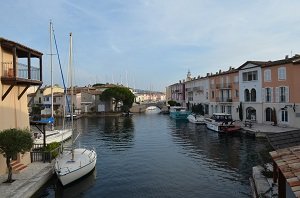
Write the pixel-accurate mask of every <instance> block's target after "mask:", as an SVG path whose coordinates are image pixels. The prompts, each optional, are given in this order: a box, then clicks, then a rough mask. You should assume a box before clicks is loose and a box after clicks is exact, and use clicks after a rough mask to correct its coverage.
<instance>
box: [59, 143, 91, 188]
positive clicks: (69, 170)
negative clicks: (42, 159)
mask: <svg viewBox="0 0 300 198" xmlns="http://www.w3.org/2000/svg"><path fill="white" fill-rule="evenodd" d="M71 159H72V153H71V151H67V152H64V153H63V154H62V155H61V156H60V157H58V158H57V159H56V163H55V166H54V169H55V172H56V175H57V177H58V179H59V180H60V182H61V183H62V185H63V186H65V185H68V184H70V183H72V182H74V181H76V180H78V179H80V178H81V177H83V176H85V175H86V174H88V173H89V172H91V171H92V170H93V169H94V168H95V166H96V161H97V154H96V152H95V151H94V150H92V149H84V148H77V149H74V160H73V161H72V160H71Z"/></svg>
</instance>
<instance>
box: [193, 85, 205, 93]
mask: <svg viewBox="0 0 300 198" xmlns="http://www.w3.org/2000/svg"><path fill="white" fill-rule="evenodd" d="M193 91H197V92H203V91H204V88H203V87H202V86H201V87H193Z"/></svg>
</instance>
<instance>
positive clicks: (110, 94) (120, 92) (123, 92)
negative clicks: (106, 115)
mask: <svg viewBox="0 0 300 198" xmlns="http://www.w3.org/2000/svg"><path fill="white" fill-rule="evenodd" d="M134 98H135V96H134V94H133V93H132V92H131V91H130V90H129V89H128V88H126V87H112V88H108V89H106V90H104V91H103V93H102V94H101V96H100V99H101V100H102V101H110V100H112V99H114V100H115V109H116V108H117V105H118V103H119V102H122V103H123V107H122V108H124V109H130V108H131V107H132V104H133V102H134Z"/></svg>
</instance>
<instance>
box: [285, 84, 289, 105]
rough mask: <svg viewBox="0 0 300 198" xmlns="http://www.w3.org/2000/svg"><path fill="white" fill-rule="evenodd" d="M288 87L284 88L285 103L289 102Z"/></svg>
mask: <svg viewBox="0 0 300 198" xmlns="http://www.w3.org/2000/svg"><path fill="white" fill-rule="evenodd" d="M289 94H290V93H289V87H285V97H286V101H285V102H289V100H290V97H289Z"/></svg>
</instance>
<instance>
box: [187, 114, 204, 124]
mask: <svg viewBox="0 0 300 198" xmlns="http://www.w3.org/2000/svg"><path fill="white" fill-rule="evenodd" d="M187 119H188V120H189V122H191V123H195V124H205V121H204V116H202V115H200V114H196V113H191V114H190V115H188V117H187Z"/></svg>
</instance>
